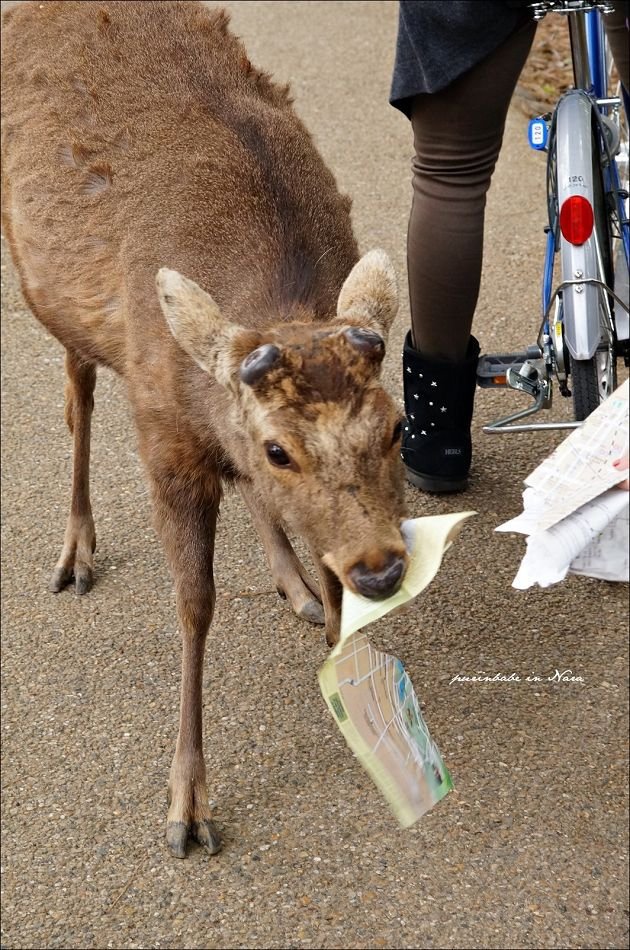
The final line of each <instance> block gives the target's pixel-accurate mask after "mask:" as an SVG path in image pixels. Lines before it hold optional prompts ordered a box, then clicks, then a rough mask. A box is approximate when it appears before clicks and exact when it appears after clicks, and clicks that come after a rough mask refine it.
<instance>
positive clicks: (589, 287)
mask: <svg viewBox="0 0 630 950" xmlns="http://www.w3.org/2000/svg"><path fill="white" fill-rule="evenodd" d="M532 7H533V8H534V14H535V16H536V18H537V19H539V18H541V17H542V16H544V15H545V14H546V13H547V12H551V11H555V12H560V13H565V14H567V15H568V21H569V34H570V40H571V52H572V59H573V70H574V80H575V88H574V89H571V90H569V91H568V92H567V93H565V95H564V96H562V97H561V99H560V100H559V102H558V104H557V106H556V109H555V112H554V114H553V119H552V121H551V123H550V127H549V141H548V148H549V154H550V160H549V162H548V172H547V173H548V186H549V187H548V193H549V195H550V196H551V198H552V199H554V200H553V201H552V202H550V208H549V226H548V228H547V229H546V231H547V241H546V248H545V258H544V267H543V282H542V300H541V304H542V307H541V310H542V325H541V329H540V332H539V336H538V351H539V352H538V353H537V354H535V355H534V354H533V353H532V350H534V349H535V348H532V347H530V348H529V351H528V353H527V354H522V356H520V355H519V354H509V355H508V356H507V357H484V358H482V359H485V360H486V361H487V363H486V365H485V367H484V371H485V372H483V376H482V373H481V372H480V375H479V383H480V385H482V386H483V385H486V386H487V385H508V386H510V387H511V388H513V389H518V390H520V391H523V392H526V393H528V394H529V395H530V396H532V397H533V398H534V400H535V403H534V405H533V406H530V407H529V408H527V409H525V410H523V411H521V412H517V413H513V414H511V415H509V416H506V417H505V418H503V419H500V420H498V421H497V422H495V423H492V424H491V425H489V426H485V427H484V432H487V433H496V432H516V431H518V432H521V431H527V430H536V429H550V428H573V427H576V426H578V425H580V424H581V423H579V422H575V423H542V424H528V425H511V423H514V422H516V421H518V420H522V419H524V418H525V417H526V416H529V415H531V414H533V413H535V412H538V411H539V409H541V408H548V407H549V406H550V405H551V400H552V378H553V376H556V377H557V379H558V381H559V383H560V388H561V392H562V393H563V395H567V394H568V388H567V385H566V379H567V368H566V367H565V365H564V361H565V353H566V350H568V353H570V354H571V357H572V358H573V359H575V360H588V359H591V358H592V357H593V356H594V355H595V354H596V353H597V351H598V350H600V351H601V350H602V348H603V347H608V350H609V351H610V352H612V350H613V348H614V345H615V341H616V331H615V324H614V315H613V308H612V302H613V301H614V302H616V303H617V304H618V305H620V306H621V307H622V308H624V309H625V310H627V305H626V304H625V303H624V302H623V301H622V300H621V299H620V298H619V297H618V296H617V295H616V294H614V293H613V291H612V289H611V288H610V287H609V286H607V285H606V284H605V283H604V282H603V281H602V280H601V276H602V275H603V273H604V266H603V262H602V255H601V249H600V247H599V246H598V240H597V233H596V228H594V229H593V232H592V234H591V235H590V237H589V238H588V239H587V240H585V241H584V242H583V243H581V244H572V243H570V242H569V241H567V240H566V239H565V238H564V237H563V235H562V233H561V229H560V226H559V209H560V208H561V207H562V205H563V203H564V202H565V201H566V200H567V198H570V197H571V196H575V195H580V196H582V197H584V198H586V200H587V201H588V202H589V203H590V205H591V207H592V206H593V190H594V182H593V157H592V143H593V141H595V143H596V147H597V150H598V152H599V153H600V154H601V155H602V156H603V159H604V160H603V161H602V166H603V173H604V182H603V188H604V194H610V195H612V196H614V200H615V206H616V222H617V223H618V228H619V232H620V234H619V236H620V237H621V239H622V244H623V250H624V256H625V260H626V264H630V227H629V223H628V220H627V217H626V212H625V208H624V196H623V194H622V193H621V192H620V187H619V175H618V169H617V166H616V163H615V160H614V156H613V154H612V152H614V151H615V150H616V147H617V145H618V138H617V142H616V143H615V142H614V140H613V147H612V148H611V145H610V142H609V138H610V136H611V133H612V132H613V131H614V126H613V124H612V123H611V122H610V119H609V118H608V113H609V112H610V110H615V109H619V108H621V103H620V101H619V100H618V99H616V98H609V97H607V96H606V92H607V89H606V83H607V76H606V68H605V47H604V43H605V38H604V29H603V23H602V19H601V15H600V11H601V12H605V10H606V4H602V3H600V4H596V3H584V2H581V0H565V2H562V3H559V2H553V0H547V2H541V3H534V4H532ZM542 118H543V119H544V120H548V119H549V118H550V117H542ZM532 144H533V143H532ZM556 155H557V162H556V161H555V156H556ZM554 176H555V177H554ZM556 254H558V256H559V257H560V259H561V261H562V274H563V276H564V277H565V280H564V281H563V282H562V283H561V284H560V285H559V286H557V287H556V288H555V290H554V289H553V277H554V262H555V259H556ZM554 304H555V307H556V312H555V314H554V315H553V316H552V314H551V311H552V307H553V305H554ZM565 347H566V350H565ZM519 356H520V365H519ZM611 358H612V357H611ZM501 359H503V360H504V365H502V366H501V367H500V369H499V371H498V373H497V375H496V376H495V379H497V380H499V379H501V378H503V379H504V380H505V382H504V383H501V382H496V383H494V382H488V380H489V379H490V378H491V375H492V373H493V372H495V373H496V372H497V366H496V365H493V361H494V363H496V361H497V360H501ZM480 368H481V362H480ZM484 376H485V381H484V379H483V377H484Z"/></svg>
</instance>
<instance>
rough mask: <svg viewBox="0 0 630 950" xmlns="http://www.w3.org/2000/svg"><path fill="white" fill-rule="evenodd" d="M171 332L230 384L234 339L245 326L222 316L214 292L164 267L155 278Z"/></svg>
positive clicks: (197, 359)
mask: <svg viewBox="0 0 630 950" xmlns="http://www.w3.org/2000/svg"><path fill="white" fill-rule="evenodd" d="M155 283H156V287H157V295H158V299H159V301H160V306H161V308H162V311H163V313H164V316H165V317H166V321H167V323H168V325H169V327H170V329H171V333H172V334H173V336H174V337H175V339H176V340H177V342H178V343H179V345H180V346H181V347H182V349H183V350H185V351H186V352H187V353H188V355H189V356H191V357H192V359H193V360H194V361H195V363H197V365H198V366H200V367H201V368H202V369H203V370H205V371H206V373H209V374H210V375H211V376H215V377H216V379H217V381H218V382H219V383H221V384H222V385H227V384H228V383H229V381H230V378H231V376H232V373H233V369H234V367H233V343H234V341H235V339H236V337H237V336H238V335H239V334H240V333H242V332H243V331H242V328H241V327H239V326H238V325H237V324H235V323H230V321H229V320H225V319H224V318H223V317H222V316H221V311H220V310H219V306H218V304H217V303H216V301H214V300H213V299H212V297H211V296H210V294H207V293H206V292H205V290H202V289H201V287H199V286H198V284H195V283H194V281H192V280H188V278H187V277H184V276H183V275H182V274H180V273H178V271H176V270H169V269H168V268H166V267H162V268H160V270H159V271H158V272H157V276H156V279H155Z"/></svg>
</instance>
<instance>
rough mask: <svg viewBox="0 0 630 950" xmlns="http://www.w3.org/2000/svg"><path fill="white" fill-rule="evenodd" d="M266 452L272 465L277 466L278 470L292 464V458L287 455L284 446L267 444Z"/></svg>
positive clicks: (273, 443) (274, 443) (272, 443)
mask: <svg viewBox="0 0 630 950" xmlns="http://www.w3.org/2000/svg"><path fill="white" fill-rule="evenodd" d="M265 452H266V453H267V458H268V459H269V461H270V462H271V464H272V465H277V466H278V468H286V467H287V466H289V465H291V464H292V463H291V458H290V456H288V455H287V453H286V452H285V451H284V449H283V448H282V446H281V445H278V443H277V442H267V443H266V444H265Z"/></svg>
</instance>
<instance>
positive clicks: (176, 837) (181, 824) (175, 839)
mask: <svg viewBox="0 0 630 950" xmlns="http://www.w3.org/2000/svg"><path fill="white" fill-rule="evenodd" d="M189 838H193V839H194V840H195V841H197V842H198V843H199V844H200V845H201V846H202V847H203V848H205V849H206V851H208V853H209V854H217V852H219V851H220V850H221V844H222V842H221V835H220V834H219V832H218V831H217V829H216V826H215V825H214V823H213V822H212V821H210V820H209V819H208V818H204V819H203V820H202V821H195V822H191V823H190V824H187V823H186V822H185V821H169V822H168V823H167V825H166V843H167V844H168V847H169V850H170V852H171V854H172V855H173V857H175V858H185V857H186V845H187V843H188V839H189Z"/></svg>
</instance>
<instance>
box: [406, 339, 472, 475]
mask: <svg viewBox="0 0 630 950" xmlns="http://www.w3.org/2000/svg"><path fill="white" fill-rule="evenodd" d="M478 359H479V343H478V342H477V340H476V339H475V338H474V337H473V336H471V338H470V342H469V344H468V350H467V351H466V357H465V359H464V361H463V362H462V363H450V362H446V361H445V360H432V359H426V358H425V357H424V356H422V354H421V353H420V352H419V351H418V350H414V349H413V347H412V345H411V333H408V334H407V337H406V339H405V348H404V350H403V385H404V392H405V412H406V413H407V421H406V422H405V425H404V426H403V439H402V449H401V455H402V460H403V462H404V463H405V467H406V469H407V478H408V479H409V481H410V482H411V484H412V485H415V486H416V487H417V488H422V489H423V490H424V491H431V492H448V491H462V489H464V488H466V486H467V484H468V480H467V479H468V471H469V469H470V461H471V456H472V443H471V439H470V423H471V421H472V414H473V404H474V400H475V387H476V384H477V361H478Z"/></svg>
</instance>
